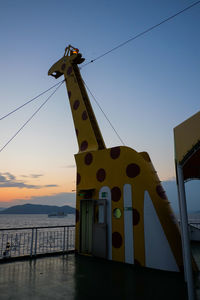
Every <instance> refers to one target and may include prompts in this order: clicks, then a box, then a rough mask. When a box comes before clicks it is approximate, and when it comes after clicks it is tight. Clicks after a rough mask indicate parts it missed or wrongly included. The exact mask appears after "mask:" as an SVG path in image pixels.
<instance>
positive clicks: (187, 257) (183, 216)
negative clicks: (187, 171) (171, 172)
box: [177, 164, 195, 300]
mask: <svg viewBox="0 0 200 300" xmlns="http://www.w3.org/2000/svg"><path fill="white" fill-rule="evenodd" d="M177 179H178V196H179V206H180V221H181V228H182V230H181V232H182V243H183V248H184V251H183V256H184V259H183V262H184V271H185V276H186V281H187V290H188V300H194V299H195V296H194V283H193V273H192V260H191V258H192V256H191V248H190V238H189V231H188V216H187V204H186V196H185V185H184V177H183V169H182V166H181V165H179V164H177Z"/></svg>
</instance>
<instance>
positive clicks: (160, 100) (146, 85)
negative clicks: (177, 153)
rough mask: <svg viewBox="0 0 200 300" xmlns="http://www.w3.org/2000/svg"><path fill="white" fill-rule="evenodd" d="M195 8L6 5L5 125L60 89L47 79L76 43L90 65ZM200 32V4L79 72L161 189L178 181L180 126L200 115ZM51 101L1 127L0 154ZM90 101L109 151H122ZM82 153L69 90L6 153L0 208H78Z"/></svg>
mask: <svg viewBox="0 0 200 300" xmlns="http://www.w3.org/2000/svg"><path fill="white" fill-rule="evenodd" d="M194 2H195V1H189V0H168V1H165V0H151V1H149V0H134V1H132V0H125V1H116V0H101V1H95V0H93V1H92V0H85V1H81V0H77V1H66V0H65V1H64V0H58V1H52V0H43V1H41V0H40V1H39V0H35V1H27V0H26V1H23V0H18V1H15V0H7V1H0V38H1V47H0V66H1V72H0V104H1V110H0V118H1V117H3V116H4V115H6V114H7V113H9V112H10V111H12V110H13V109H15V108H16V107H18V106H20V105H22V104H23V103H24V102H26V101H28V100H30V99H31V98H33V97H35V96H37V95H38V94H40V93H41V92H43V91H44V90H46V89H48V88H49V87H51V86H53V85H54V84H55V83H56V82H57V81H56V80H55V79H54V78H50V77H48V76H47V72H48V69H49V68H50V67H51V65H52V64H53V63H54V62H56V61H57V60H58V59H59V58H61V57H62V56H63V54H64V49H65V47H66V46H67V45H68V44H71V45H73V46H75V47H77V48H79V49H80V52H81V53H82V54H83V57H85V58H86V62H88V61H90V60H91V59H94V58H96V57H98V56H99V55H101V54H103V53H104V52H106V51H108V50H110V49H112V48H113V47H115V46H117V45H118V44H120V43H122V42H124V41H126V40H128V39H130V38H132V37H133V36H135V35H136V34H138V33H140V32H142V31H144V30H146V29H147V28H149V27H151V26H153V25H155V24H157V23H159V22H161V21H162V20H164V19H165V18H167V17H169V16H171V15H173V14H175V13H176V12H178V11H180V10H182V9H184V8H185V7H187V6H188V5H190V4H192V3H194ZM199 28H200V4H199V5H196V6H194V7H193V8H191V9H190V10H188V11H186V12H184V13H183V14H181V15H179V16H177V17H176V18H174V19H172V20H170V21H169V22H167V23H165V24H163V25H161V26H160V27H158V28H156V29H154V30H152V31H151V32H149V33H147V34H145V35H143V36H142V37H140V38H138V39H136V40H134V41H132V42H130V43H128V44H127V45H125V46H124V47H122V48H119V49H118V50H116V51H114V52H112V53H110V54H108V55H106V56H104V57H103V58H101V59H99V60H97V61H96V62H94V63H93V64H89V65H87V66H86V67H85V68H83V69H82V70H81V72H82V76H83V78H84V80H85V82H86V83H87V85H88V86H89V88H90V89H91V91H92V92H93V94H94V95H95V97H96V98H97V100H98V102H99V104H100V105H101V107H102V109H103V110H104V111H105V113H106V114H107V116H108V118H109V120H110V121H111V123H112V124H113V125H114V127H115V129H116V130H117V132H118V134H119V135H120V136H121V138H122V140H123V141H124V143H125V144H126V145H127V146H129V147H132V148H133V149H135V150H137V151H147V152H148V153H149V155H150V157H151V159H152V161H153V163H154V166H155V169H156V170H157V172H158V175H159V177H160V179H161V180H162V181H170V180H174V178H175V169H174V148H173V147H174V143H173V128H174V127H175V126H177V125H178V124H179V123H181V122H183V121H184V120H185V119H187V118H188V117H190V116H191V115H193V114H195V113H196V112H197V111H199V103H200V101H199V94H200V82H199V78H200V35H199ZM58 81H60V78H59V79H58ZM50 93H51V91H50V92H48V93H47V94H45V95H43V96H42V97H41V98H39V99H37V100H35V101H33V102H32V103H31V104H29V105H28V106H26V107H24V108H23V109H21V110H20V111H18V112H16V113H15V114H13V115H11V116H9V117H7V118H6V119H4V120H1V121H0V148H2V147H3V146H4V145H5V143H6V142H7V141H8V140H9V139H10V138H11V137H12V136H13V135H14V134H15V133H16V132H17V131H18V129H19V128H20V127H21V126H22V125H23V124H24V123H25V122H26V121H27V119H28V118H29V117H30V116H31V115H32V114H33V113H34V111H35V110H36V109H37V108H38V107H39V106H40V104H42V102H43V101H45V100H46V98H47V97H48V95H50ZM91 103H92V106H93V108H94V111H95V114H96V117H97V120H98V122H99V126H100V128H101V131H102V134H103V136H104V139H105V142H106V145H107V147H112V146H116V145H121V142H120V140H119V139H118V137H117V136H116V135H115V133H114V132H113V130H112V128H111V127H110V126H109V124H108V122H107V121H106V119H105V117H104V116H103V114H102V112H101V111H100V110H99V108H98V106H97V105H96V103H95V102H94V100H93V99H91ZM77 150H78V147H77V141H76V137H75V131H74V127H73V121H72V116H71V111H70V107H69V103H68V96H67V93H66V88H65V86H64V85H62V86H61V87H60V88H59V89H58V91H57V92H56V94H55V95H54V96H53V97H52V98H51V100H50V101H49V102H48V103H47V104H46V105H45V106H44V107H43V108H42V109H41V111H40V112H39V113H38V114H37V115H36V116H35V117H34V118H33V120H32V121H31V122H30V123H29V124H28V125H27V126H26V127H25V128H24V129H23V130H22V131H21V132H20V133H19V135H17V136H16V138H15V139H14V140H13V141H12V142H11V143H10V144H9V145H8V146H7V147H6V148H5V149H4V150H3V151H2V152H0V165H1V169H0V192H1V193H0V202H1V203H0V207H8V206H11V205H13V204H16V203H17V204H19V203H22V204H23V203H26V202H29V203H30V202H31V203H45V204H57V205H64V204H69V205H73V206H74V205H75V197H74V190H75V174H76V168H75V161H74V154H75V153H77Z"/></svg>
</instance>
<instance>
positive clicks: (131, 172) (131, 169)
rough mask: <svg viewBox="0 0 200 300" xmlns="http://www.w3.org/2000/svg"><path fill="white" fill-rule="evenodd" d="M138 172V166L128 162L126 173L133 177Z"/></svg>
mask: <svg viewBox="0 0 200 300" xmlns="http://www.w3.org/2000/svg"><path fill="white" fill-rule="evenodd" d="M139 174H140V167H139V166H138V165H136V164H129V165H128V166H127V168H126V175H127V176H128V177H130V178H134V177H136V176H138V175H139Z"/></svg>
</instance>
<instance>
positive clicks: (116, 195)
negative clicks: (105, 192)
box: [111, 186, 121, 202]
mask: <svg viewBox="0 0 200 300" xmlns="http://www.w3.org/2000/svg"><path fill="white" fill-rule="evenodd" d="M120 198H121V190H120V188H119V187H117V186H115V187H114V188H112V190H111V199H112V201H114V202H117V201H119V200H120Z"/></svg>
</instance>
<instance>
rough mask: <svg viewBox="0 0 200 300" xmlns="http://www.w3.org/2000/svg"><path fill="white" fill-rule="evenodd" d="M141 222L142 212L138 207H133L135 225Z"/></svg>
mask: <svg viewBox="0 0 200 300" xmlns="http://www.w3.org/2000/svg"><path fill="white" fill-rule="evenodd" d="M139 222H140V213H139V211H138V210H137V209H135V208H133V226H136V225H137V224H138V223H139Z"/></svg>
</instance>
